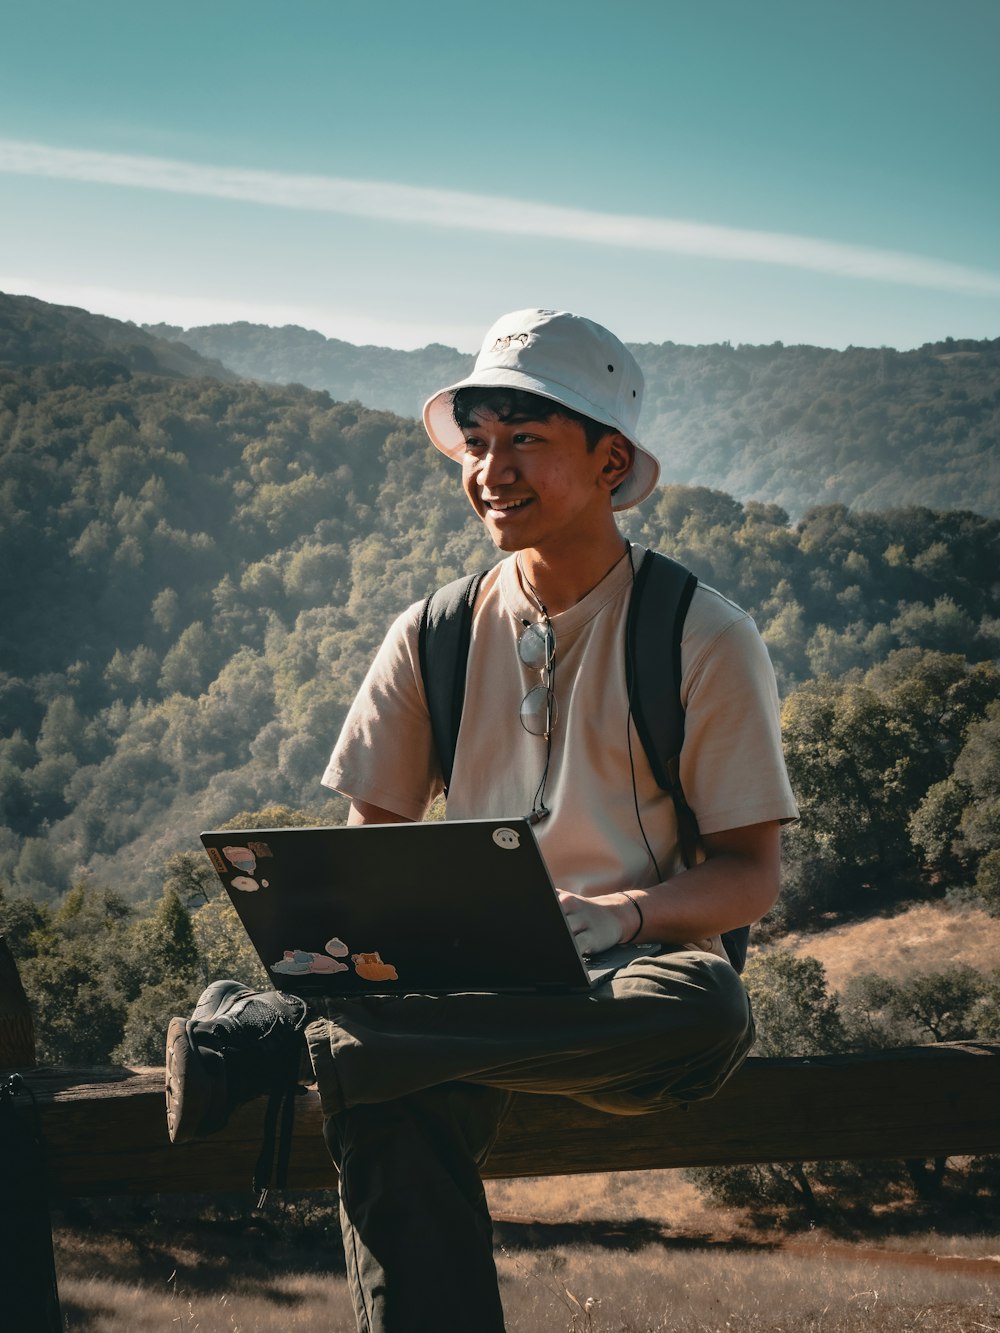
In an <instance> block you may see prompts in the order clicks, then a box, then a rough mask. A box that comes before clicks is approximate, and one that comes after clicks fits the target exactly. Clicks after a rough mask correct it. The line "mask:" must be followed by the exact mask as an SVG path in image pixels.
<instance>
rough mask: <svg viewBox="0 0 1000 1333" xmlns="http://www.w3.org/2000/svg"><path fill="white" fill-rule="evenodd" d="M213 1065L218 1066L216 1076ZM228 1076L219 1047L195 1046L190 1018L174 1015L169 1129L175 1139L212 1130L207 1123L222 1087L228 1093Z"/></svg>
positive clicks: (169, 1059)
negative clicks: (215, 1048) (205, 1048)
mask: <svg viewBox="0 0 1000 1333" xmlns="http://www.w3.org/2000/svg"><path fill="white" fill-rule="evenodd" d="M213 1066H217V1069H216V1071H215V1076H214V1077H213ZM224 1077H225V1075H224V1071H223V1066H222V1058H221V1056H219V1055H218V1053H217V1052H215V1051H206V1050H197V1049H195V1047H194V1046H193V1045H192V1044H191V1038H190V1036H189V1035H188V1021H187V1019H184V1018H172V1019H171V1020H170V1026H169V1027H168V1028H167V1069H166V1099H167V1133H168V1134H169V1136H170V1142H171V1143H190V1142H191V1141H192V1140H193V1139H197V1138H200V1137H201V1136H202V1135H204V1134H205V1133H211V1132H212V1130H211V1129H208V1130H206V1129H204V1128H203V1126H204V1125H205V1123H206V1121H207V1120H209V1118H210V1117H211V1116H212V1113H213V1112H214V1111H216V1108H217V1106H218V1102H219V1095H220V1090H221V1091H222V1092H223V1096H224V1086H225V1085H224V1083H223V1082H222V1080H224ZM220 1083H221V1089H220Z"/></svg>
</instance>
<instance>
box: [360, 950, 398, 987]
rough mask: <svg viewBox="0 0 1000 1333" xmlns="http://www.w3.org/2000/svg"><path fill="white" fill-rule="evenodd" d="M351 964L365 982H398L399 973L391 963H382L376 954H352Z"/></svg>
mask: <svg viewBox="0 0 1000 1333" xmlns="http://www.w3.org/2000/svg"><path fill="white" fill-rule="evenodd" d="M351 962H352V963H353V964H354V970H355V972H357V974H358V976H359V977H363V978H364V980H365V981H398V980H399V973H398V972H397V971H396V969H395V968H394V967H393V965H392V964H391V963H383V962H382V959H381V958H380V957H379V955H378V954H377V953H352V954H351Z"/></svg>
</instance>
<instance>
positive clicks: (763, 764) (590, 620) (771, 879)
mask: <svg viewBox="0 0 1000 1333" xmlns="http://www.w3.org/2000/svg"><path fill="white" fill-rule="evenodd" d="M641 400H642V375H641V372H640V370H639V367H638V366H637V364H636V362H635V360H634V358H633V357H632V356H631V354H630V353H629V352H628V350H627V349H626V348H625V346H624V345H623V344H622V343H621V342H619V340H618V339H617V338H616V337H614V335H613V334H611V333H610V332H609V331H608V330H607V329H604V328H603V327H602V326H601V325H599V324H595V323H594V322H593V321H590V320H586V319H583V318H581V317H580V316H577V315H572V314H567V313H564V312H555V311H546V310H523V311H515V312H514V313H512V314H510V315H506V316H504V317H503V318H501V319H500V320H499V321H497V323H496V324H495V325H494V326H493V328H491V329H490V330H489V332H488V333H487V335H486V338H485V340H484V343H483V348H482V351H481V353H480V355H479V358H478V359H477V362H476V366H475V369H474V370H473V372H472V374H471V375H470V376H469V377H468V378H467V379H466V380H464V381H462V382H461V383H460V384H458V385H452V386H450V387H448V388H446V389H443V390H441V391H440V392H439V393H437V394H435V395H434V396H433V397H432V398H431V399H430V400H429V401H428V403H427V405H426V407H425V409H424V423H425V426H426V428H427V431H428V434H429V435H430V438H431V440H432V441H433V443H434V444H435V445H436V446H437V448H438V449H440V450H441V451H442V452H444V453H445V454H446V455H448V456H449V457H450V458H452V459H454V460H456V461H460V462H461V465H462V478H463V486H464V488H465V492H466V495H467V496H468V499H469V501H470V503H471V505H472V507H473V509H474V510H475V511H476V513H477V514H478V515H479V517H480V518H481V520H482V521H483V523H484V524H485V526H486V529H487V531H488V532H489V534H490V536H491V538H492V540H493V541H494V543H495V544H496V546H497V547H498V548H499V550H500V551H502V552H504V553H506V555H507V558H506V559H505V560H503V561H501V562H500V564H499V565H497V566H496V567H495V568H494V569H493V570H491V571H490V572H489V573H488V574H487V575H486V577H485V578H484V580H483V582H482V584H481V585H480V588H479V591H478V595H477V599H476V605H475V609H474V620H473V627H472V642H471V648H470V653H469V662H468V671H467V677H466V692H465V704H464V711H463V714H462V725H461V729H460V732H459V735H458V741H457V745H456V749H455V755H454V766H453V768H452V771H451V781H450V784H449V790H448V803H447V817H448V818H449V819H454V818H470V817H485V816H500V817H509V816H512V815H518V814H529V815H530V817H531V818H532V819H533V821H535V829H536V833H537V836H538V841H539V844H540V846H541V848H542V850H543V852H544V855H545V858H546V861H547V863H548V866H549V868H550V870H551V872H552V877H553V880H554V882H555V883H556V885H557V886H558V888H559V892H560V901H561V903H562V906H563V910H564V912H565V913H566V917H567V919H568V921H569V924H570V927H571V929H572V930H573V932H574V934H575V935H576V937H577V940H578V943H579V944H580V946H581V948H582V950H583V951H584V952H586V953H589V954H596V953H600V952H602V951H603V950H605V949H607V948H609V947H611V946H612V945H616V944H619V943H622V942H624V943H655V944H659V945H662V948H661V949H660V950H658V951H655V952H654V954H653V955H652V956H648V955H647V956H643V957H639V958H636V959H634V961H632V962H630V963H628V964H627V965H626V966H625V967H623V968H622V969H620V970H619V971H618V972H617V973H616V974H614V975H613V976H612V977H611V979H610V980H608V981H606V982H605V983H603V984H602V985H601V986H599V987H598V988H597V989H596V990H594V991H592V992H591V993H590V994H588V995H563V996H559V995H555V996H553V995H545V996H536V997H528V996H499V995H483V994H475V995H455V996H446V997H432V996H392V997H369V998H366V999H363V1000H353V1001H350V1000H348V1001H343V1002H341V1001H327V1002H325V1008H324V1009H323V1011H322V1016H320V1017H313V1021H312V1022H311V1023H310V1024H309V1026H308V1030H307V1038H308V1044H309V1050H310V1055H311V1057H312V1062H313V1068H314V1070H315V1073H316V1076H317V1080H318V1084H319V1088H320V1093H321V1097H322V1100H323V1105H324V1110H325V1112H326V1122H325V1137H326V1141H327V1144H328V1146H329V1148H330V1151H331V1153H332V1155H333V1157H334V1160H335V1161H336V1162H337V1163H338V1166H339V1169H340V1182H341V1212H342V1221H343V1230H344V1243H345V1252H346V1256H347V1266H348V1278H349V1281H350V1284H351V1290H352V1296H353V1299H354V1305H355V1312H356V1315H357V1321H358V1327H359V1329H361V1330H363V1331H365V1333H402V1331H404V1330H405V1333H415V1331H416V1330H423V1329H427V1330H430V1329H434V1330H435V1331H436V1333H446V1331H448V1330H475V1331H476V1333H492V1331H493V1330H502V1328H503V1315H502V1310H501V1304H500V1299H499V1295H498V1292H497V1283H496V1273H495V1269H494V1266H493V1258H492V1238H491V1227H490V1219H489V1214H488V1211H487V1208H486V1203H485V1197H484V1193H483V1188H482V1183H481V1180H480V1176H479V1171H478V1167H479V1166H480V1165H481V1164H482V1162H483V1160H484V1159H485V1157H486V1155H487V1154H488V1152H489V1149H490V1147H491V1145H492V1143H493V1141H494V1139H495V1136H496V1133H497V1129H498V1126H499V1124H500V1121H501V1120H502V1117H503V1114H504V1113H505V1111H506V1109H507V1107H508V1105H509V1102H510V1098H511V1096H512V1094H513V1092H515V1091H522V1092H549V1093H560V1094H563V1095H565V1096H569V1097H574V1098H577V1099H578V1100H581V1101H583V1102H586V1103H587V1104H589V1105H592V1106H596V1107H598V1108H601V1109H604V1110H607V1111H610V1112H613V1113H620V1114H637V1113H641V1112H644V1111H650V1110H656V1109H662V1108H665V1107H670V1106H676V1105H680V1104H683V1103H686V1102H689V1101H692V1100H694V1099H695V1098H698V1097H704V1096H710V1095H711V1094H712V1093H713V1092H714V1091H716V1090H717V1088H718V1087H719V1086H720V1085H721V1084H722V1082H723V1081H724V1080H725V1079H726V1078H727V1077H728V1076H729V1075H730V1074H731V1073H732V1071H733V1070H734V1069H735V1068H737V1067H738V1065H739V1064H740V1062H741V1061H742V1059H743V1057H744V1056H745V1054H746V1051H747V1050H748V1049H749V1046H750V1044H751V1042H752V1039H753V1024H752V1019H751V1017H750V1013H749V1008H748V1005H747V1000H746V995H745V992H744V990H743V987H742V984H741V982H740V980H739V977H738V975H737V973H736V971H735V969H734V967H733V966H732V964H731V963H730V961H729V958H728V956H727V953H726V949H725V948H724V947H723V944H722V940H721V937H722V935H723V934H724V933H725V932H728V931H731V930H733V929H735V928H739V927H742V926H744V925H746V924H748V923H751V922H753V921H756V920H758V919H759V918H760V917H761V916H763V915H764V914H765V913H766V912H767V911H768V909H769V908H770V907H771V906H772V905H773V903H774V901H775V898H776V896H777V892H778V834H779V826H780V824H781V823H782V822H784V821H787V820H789V819H793V818H794V817H795V814H796V810H795V805H794V801H793V799H792V794H791V791H790V790H789V787H788V782H787V778H786V776H785V771H784V765H783V762H782V756H781V746H780V737H779V733H778V725H777V697H776V689H775V685H774V677H773V673H772V671H771V669H770V664H769V662H768V660H767V655H766V652H765V650H764V648H763V645H762V644H761V641H760V638H759V636H758V634H757V631H756V629H755V627H754V626H753V624H752V622H751V621H750V619H749V618H748V617H747V616H746V615H745V613H743V612H742V611H740V610H739V608H737V607H735V606H733V604H732V603H730V602H728V601H726V600H725V599H724V598H723V597H721V596H720V595H719V594H718V593H716V592H714V591H712V590H711V589H708V588H705V587H702V586H700V585H699V586H698V588H697V589H696V591H695V593H694V595H693V598H692V600H691V604H690V607H689V609H688V611H687V615H686V619H685V622H684V637H683V641H682V647H681V665H682V678H681V691H680V693H681V701H682V703H683V706H684V718H685V729H684V744H683V748H682V750H681V753H680V780H681V785H682V788H683V792H684V797H685V799H686V802H687V804H688V805H689V806H690V807H691V809H692V810H693V812H694V814H695V816H696V818H697V821H698V826H699V829H700V843H701V859H700V861H699V862H698V863H696V864H692V865H691V866H690V867H689V868H686V867H685V865H684V860H683V857H682V853H681V847H680V837H679V832H678V823H677V813H676V809H675V804H674V801H673V800H671V799H670V797H669V796H667V795H666V794H665V793H664V791H663V790H661V789H660V787H659V786H658V785H657V783H656V781H655V779H654V777H653V773H652V770H651V767H650V764H649V761H648V759H647V756H646V755H645V753H644V751H643V747H642V745H641V744H640V743H639V741H638V739H637V735H636V732H635V728H634V723H633V721H632V718H631V711H632V710H631V707H630V699H629V694H628V684H627V681H626V674H627V673H626V655H625V651H624V634H625V625H626V618H627V614H628V607H629V601H630V598H631V595H632V592H633V587H634V580H635V568H636V567H637V566H638V563H639V560H640V559H641V557H642V555H643V552H642V551H641V550H639V549H638V548H634V547H632V546H631V545H630V544H629V543H628V542H627V541H626V540H625V539H624V537H623V536H622V534H621V533H620V531H619V529H618V526H617V523H616V520H615V512H616V511H618V510H622V509H626V508H628V507H630V506H631V505H634V504H637V503H638V502H639V501H640V500H642V499H644V498H645V497H646V496H647V495H648V494H649V493H650V491H651V490H652V488H653V486H654V485H655V483H656V479H657V476H658V472H659V467H658V464H657V462H656V460H655V459H654V458H653V456H652V455H651V454H649V453H648V452H647V451H646V450H645V449H643V448H642V446H641V445H640V444H639V443H638V439H637V434H638V432H637V421H638V415H639V409H640V405H641ZM421 610H422V608H421V606H420V605H419V604H418V605H416V606H414V607H411V608H410V609H409V610H408V611H406V612H404V613H403V615H401V616H400V617H399V619H398V620H397V621H396V623H395V624H394V625H393V626H392V628H391V629H390V631H389V634H388V635H387V637H386V640H385V642H384V643H383V645H382V648H381V649H380V651H379V653H378V656H377V657H376V659H375V661H374V663H373V664H372V667H371V669H370V671H369V674H368V676H367V678H366V680H365V682H364V684H363V686H362V688H361V690H360V692H359V694H358V697H357V699H356V700H355V702H354V704H353V706H352V708H351V710H350V713H349V714H348V717H347V719H346V721H345V723H344V728H343V731H342V733H341V736H340V739H339V741H338V743H337V746H336V748H335V750H334V753H333V755H332V757H331V760H330V764H329V767H328V768H327V771H326V773H325V774H324V776H323V781H324V782H325V783H326V784H327V785H329V786H331V787H334V788H336V789H337V790H339V791H341V792H343V793H344V794H345V795H347V796H348V797H349V798H350V801H351V809H350V816H349V823H352V824H366V823H386V822H397V821H402V820H417V819H420V818H422V817H423V815H424V813H425V811H426V809H427V806H428V804H429V803H430V802H431V800H433V799H434V797H435V796H436V795H437V794H438V793H439V792H440V791H441V790H442V787H443V781H442V764H441V756H439V755H438V754H437V753H436V751H435V746H434V741H433V738H432V734H431V725H430V719H429V714H428V706H427V701H426V695H425V692H424V686H423V680H422V676H421V668H420V661H419V648H418V635H419V622H420V617H421ZM644 688H648V686H644ZM664 688H668V685H667V684H666V683H665V684H664ZM469 891H470V892H475V891H476V886H475V881H474V878H472V877H470V888H469ZM503 910H504V904H503V902H496V901H492V902H484V903H483V929H484V931H488V930H489V921H490V918H491V916H493V914H499V913H502V912H503ZM216 986H217V987H219V988H221V989H218V990H216V991H212V988H210V991H209V992H206V995H205V996H204V997H203V998H202V1002H201V1004H200V1007H199V1010H196V1012H195V1016H194V1019H193V1020H191V1021H190V1022H188V1023H187V1024H182V1023H181V1021H180V1020H175V1024H177V1026H176V1027H174V1026H173V1025H172V1029H171V1032H172V1043H171V1047H170V1050H169V1051H168V1066H172V1068H173V1069H174V1071H175V1072H174V1074H173V1075H172V1077H171V1088H172V1090H171V1092H170V1093H169V1094H168V1104H170V1103H172V1105H171V1111H170V1114H171V1115H172V1117H173V1120H172V1133H173V1137H175V1138H184V1137H190V1136H192V1135H194V1134H197V1133H200V1132H206V1126H207V1127H208V1128H217V1127H218V1125H219V1124H220V1123H222V1122H224V1119H225V1115H226V1114H228V1109H229V1108H230V1107H231V1106H232V1105H235V1104H236V1102H238V1101H239V1100H242V1099H245V1097H246V1096H247V1095H252V1094H253V1093H254V1092H255V1091H260V1090H262V1088H263V1087H264V1086H265V1085H266V1080H267V1074H266V1070H267V1068H269V1067H272V1066H274V1065H275V1063H276V1062H278V1061H279V1060H281V1059H285V1058H287V1056H286V1055H282V1054H281V1053H282V1052H287V1051H288V1050H290V1049H294V1046H295V1043H296V1041H297V1040H298V1038H297V1034H298V1033H299V1032H300V1031H301V1030H302V1029H303V1027H304V1026H305V1023H306V1020H307V1017H310V1015H307V1014H306V1013H305V1011H304V1006H302V1004H301V1002H300V1001H297V1002H295V1003H292V1002H290V1001H289V999H288V997H283V996H281V995H280V994H279V993H275V992H271V993H268V994H266V995H252V994H250V993H249V992H246V991H245V990H243V989H242V988H239V987H238V986H237V985H236V983H216ZM226 987H230V988H232V989H229V990H226V989H225V988H226ZM262 1070H263V1071H264V1072H262ZM206 1071H207V1072H206ZM220 1116H221V1117H222V1120H221V1121H220V1119H219V1117H220Z"/></svg>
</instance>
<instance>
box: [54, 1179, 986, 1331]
mask: <svg viewBox="0 0 1000 1333" xmlns="http://www.w3.org/2000/svg"><path fill="white" fill-rule="evenodd" d="M489 1194H490V1203H491V1209H492V1211H493V1212H494V1215H495V1217H496V1218H497V1263H498V1269H499V1272H500V1280H501V1290H502V1294H503V1299H504V1307H505V1310H506V1314H507V1323H508V1329H509V1333H563V1330H565V1333H668V1330H669V1331H670V1333H814V1331H815V1333H862V1331H864V1333H868V1331H869V1330H871V1331H872V1333H903V1330H907V1333H910V1331H914V1330H930V1331H932V1333H989V1331H990V1330H992V1331H993V1333H1000V1258H997V1256H998V1255H1000V1236H997V1235H995V1234H991V1235H968V1234H967V1235H961V1236H942V1235H940V1234H938V1233H935V1232H925V1233H921V1234H910V1235H909V1236H907V1237H897V1238H893V1237H886V1238H885V1239H880V1240H879V1241H878V1242H877V1246H878V1248H877V1249H876V1248H874V1246H875V1244H876V1242H874V1241H872V1240H868V1241H866V1242H864V1243H862V1244H861V1245H851V1244H847V1243H845V1242H844V1241H843V1240H835V1239H832V1238H830V1237H829V1236H824V1235H823V1233H821V1232H818V1231H807V1232H803V1233H800V1234H797V1235H794V1236H789V1235H787V1234H783V1233H781V1232H779V1231H762V1230H759V1229H755V1228H754V1227H753V1226H752V1225H751V1223H750V1222H749V1221H748V1220H747V1218H746V1217H745V1216H744V1215H743V1214H741V1213H739V1212H738V1211H733V1212H724V1211H720V1210H716V1209H710V1208H707V1207H705V1205H704V1204H703V1203H702V1202H701V1200H700V1198H699V1196H698V1195H697V1193H696V1191H695V1190H694V1187H693V1186H691V1185H690V1184H688V1183H687V1182H686V1181H684V1180H683V1178H682V1177H681V1175H680V1173H678V1172H671V1171H655V1172H654V1171H651V1172H634V1173H615V1174H612V1175H595V1176H576V1177H563V1178H556V1179H536V1180H524V1181H497V1182H491V1183H490V1185H489ZM334 1202H335V1201H334V1200H333V1198H330V1199H325V1196H324V1199H323V1201H322V1202H321V1201H320V1199H319V1198H317V1200H316V1202H315V1203H312V1202H310V1203H307V1204H306V1205H304V1206H305V1207H306V1208H307V1209H308V1210H309V1211H308V1212H307V1213H306V1214H305V1215H304V1216H303V1217H302V1221H301V1225H298V1224H297V1223H296V1224H294V1225H291V1226H288V1225H286V1226H284V1227H283V1228H282V1227H278V1226H276V1225H274V1221H273V1220H270V1215H271V1213H272V1204H270V1203H269V1205H268V1209H267V1211H266V1213H265V1215H264V1216H263V1217H260V1216H257V1217H254V1218H252V1219H249V1220H248V1219H247V1218H245V1217H241V1216H240V1215H239V1214H238V1213H237V1211H235V1210H234V1211H233V1212H232V1213H226V1212H225V1211H224V1210H219V1211H218V1213H217V1214H214V1215H211V1220H210V1221H209V1222H208V1223H205V1224H203V1225H202V1227H200V1228H198V1229H195V1228H194V1227H193V1226H189V1225H188V1223H189V1222H191V1221H192V1220H193V1216H192V1215H191V1214H185V1211H184V1205H185V1201H184V1200H177V1201H161V1202H160V1203H157V1204H156V1205H155V1211H152V1212H151V1213H150V1215H149V1216H147V1217H145V1218H143V1216H142V1215H141V1214H134V1213H133V1212H132V1211H130V1210H129V1209H128V1208H126V1207H125V1206H124V1205H122V1204H121V1203H120V1202H118V1203H116V1204H115V1206H114V1207H112V1208H110V1209H107V1208H103V1209H102V1210H99V1211H98V1212H96V1213H95V1215H94V1216H93V1217H92V1218H88V1217H85V1216H83V1215H81V1216H80V1217H79V1218H78V1219H77V1221H76V1225H73V1226H68V1225H63V1226H60V1227H58V1228H57V1235H56V1242H57V1249H56V1252H57V1264H58V1270H59V1283H60V1294H61V1298H62V1302H63V1308H64V1314H65V1327H66V1333H153V1331H154V1330H156V1331H157V1333H160V1331H166V1333H171V1331H172V1330H197V1331H199V1333H286V1330H291V1331H292V1333H294V1331H295V1330H298V1329H302V1330H305V1329H309V1330H312V1329H323V1330H327V1331H328V1333H353V1329H354V1322H353V1316H352V1314H351V1310H350V1301H349V1298H348V1294H347V1286H346V1282H345V1280H344V1269H343V1262H342V1254H341V1251H340V1249H339V1237H338V1235H337V1228H336V1220H335V1216H334V1213H333V1205H334ZM298 1206H299V1207H302V1206H303V1205H302V1204H300V1205H298ZM273 1208H274V1211H275V1212H277V1213H280V1211H281V1205H280V1203H279V1202H278V1201H277V1200H276V1201H275V1204H274V1205H273ZM990 1256H992V1258H990ZM588 1300H589V1301H590V1306H589V1309H588V1308H587V1302H588ZM469 1333H477V1330H475V1328H473V1327H471V1326H470V1329H469Z"/></svg>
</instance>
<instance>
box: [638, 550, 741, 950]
mask: <svg viewBox="0 0 1000 1333" xmlns="http://www.w3.org/2000/svg"><path fill="white" fill-rule="evenodd" d="M697 586H698V580H697V579H696V578H695V576H694V574H692V573H691V571H690V570H688V569H685V568H684V566H683V565H681V564H679V563H678V562H677V561H676V560H672V559H671V558H670V557H669V556H666V555H661V554H660V553H659V552H658V551H647V552H646V554H645V556H644V557H643V559H642V563H641V564H640V566H639V568H638V569H637V570H636V575H635V588H634V589H633V592H632V600H631V602H630V604H629V612H628V622H627V628H626V632H625V677H626V683H627V686H628V698H629V708H630V710H631V713H632V720H633V722H634V723H635V729H636V732H637V733H638V736H639V739H640V741H641V742H642V748H643V749H644V750H645V752H646V757H647V759H648V760H649V766H650V768H651V769H652V772H653V777H654V778H655V779H656V782H657V785H658V786H659V787H660V788H661V789H662V790H663V791H665V792H667V793H669V795H670V798H671V800H672V801H673V803H674V809H675V811H676V814H677V836H678V840H679V842H680V848H681V856H682V858H683V861H684V864H685V866H688V867H690V866H693V865H695V864H697V860H698V846H699V842H700V836H701V835H700V833H699V830H698V820H697V818H696V816H695V813H694V811H693V810H692V809H691V807H690V806H689V805H688V803H687V800H686V798H685V796H684V789H683V787H682V786H681V777H680V752H681V746H682V745H683V743H684V709H683V707H682V705H681V638H682V636H683V634H684V619H685V617H686V616H687V612H688V607H689V606H690V605H691V598H692V597H693V596H694V590H695V588H696V587H697ZM643 607H647V608H648V610H647V611H646V612H645V613H644V612H643ZM749 937H750V928H749V926H740V927H739V928H738V929H737V930H729V931H726V933H725V934H724V935H723V936H722V943H723V946H724V947H725V950H726V953H727V955H728V956H729V961H730V962H731V963H732V965H733V966H734V967H735V968H736V970H737V972H742V971H743V967H744V965H745V963H746V954H747V941H748V940H749Z"/></svg>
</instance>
